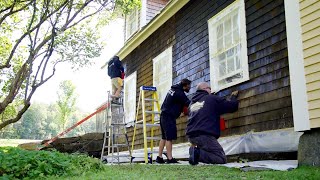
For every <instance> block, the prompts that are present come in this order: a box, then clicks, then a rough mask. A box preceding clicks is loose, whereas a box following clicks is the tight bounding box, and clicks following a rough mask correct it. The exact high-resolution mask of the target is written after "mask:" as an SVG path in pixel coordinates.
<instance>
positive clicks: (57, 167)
mask: <svg viewBox="0 0 320 180" xmlns="http://www.w3.org/2000/svg"><path fill="white" fill-rule="evenodd" d="M4 179H5V180H7V179H51V180H57V179H59V180H60V179H65V180H69V179H70V180H72V179H74V180H82V179H88V180H92V179H148V180H149V179H224V180H226V179H280V180H285V179H290V180H292V179H299V180H300V179H302V180H309V179H315V180H320V167H307V166H303V167H299V168H297V169H294V170H291V171H271V170H270V171H250V172H242V171H241V170H240V169H236V168H226V167H221V166H214V165H202V166H191V165H145V164H128V165H103V164H102V163H101V162H100V161H99V160H97V159H93V158H89V157H87V156H84V155H79V154H73V155H70V154H64V153H59V152H47V151H27V150H23V149H20V148H15V147H0V180H4Z"/></svg>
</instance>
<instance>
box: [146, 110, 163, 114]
mask: <svg viewBox="0 0 320 180" xmlns="http://www.w3.org/2000/svg"><path fill="white" fill-rule="evenodd" d="M145 112H146V113H149V114H160V112H158V111H145Z"/></svg>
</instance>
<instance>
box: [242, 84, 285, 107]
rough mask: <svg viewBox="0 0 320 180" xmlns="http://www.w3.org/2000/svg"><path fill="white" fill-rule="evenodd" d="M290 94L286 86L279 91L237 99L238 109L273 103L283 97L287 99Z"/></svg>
mask: <svg viewBox="0 0 320 180" xmlns="http://www.w3.org/2000/svg"><path fill="white" fill-rule="evenodd" d="M290 94H291V93H290V87H289V86H287V87H284V88H281V89H275V90H273V91H270V92H266V93H263V94H260V95H256V96H252V97H249V98H246V99H239V109H242V108H246V107H249V106H253V105H259V104H262V103H264V102H269V101H274V100H277V99H280V98H284V97H289V96H290Z"/></svg>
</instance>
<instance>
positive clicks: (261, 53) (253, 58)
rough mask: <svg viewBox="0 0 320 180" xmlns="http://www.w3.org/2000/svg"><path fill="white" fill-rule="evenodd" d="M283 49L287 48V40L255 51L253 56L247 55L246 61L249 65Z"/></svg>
mask: <svg viewBox="0 0 320 180" xmlns="http://www.w3.org/2000/svg"><path fill="white" fill-rule="evenodd" d="M284 47H287V40H286V39H285V40H282V41H279V42H277V43H275V44H272V45H271V46H268V47H266V48H265V49H262V50H260V51H257V52H255V53H253V54H248V61H249V63H251V62H253V61H256V60H258V59H261V58H263V57H265V56H268V55H271V54H273V53H274V52H276V51H278V50H281V49H283V48H284Z"/></svg>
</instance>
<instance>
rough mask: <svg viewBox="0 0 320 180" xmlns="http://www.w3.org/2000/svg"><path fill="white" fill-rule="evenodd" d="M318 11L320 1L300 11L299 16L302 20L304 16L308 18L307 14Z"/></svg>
mask: <svg viewBox="0 0 320 180" xmlns="http://www.w3.org/2000/svg"><path fill="white" fill-rule="evenodd" d="M319 9H320V1H318V2H316V3H313V4H311V5H310V6H306V7H305V8H304V9H301V10H300V16H301V17H302V18H303V17H305V16H308V15H309V14H312V13H314V12H316V11H317V10H319Z"/></svg>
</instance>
